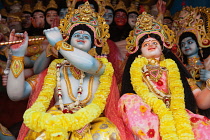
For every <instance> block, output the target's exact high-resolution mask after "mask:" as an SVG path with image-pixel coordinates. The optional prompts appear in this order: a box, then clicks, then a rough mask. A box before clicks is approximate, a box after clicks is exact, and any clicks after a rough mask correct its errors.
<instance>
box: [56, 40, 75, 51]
mask: <svg viewBox="0 0 210 140" xmlns="http://www.w3.org/2000/svg"><path fill="white" fill-rule="evenodd" d="M55 49H56V50H60V49H62V50H65V51H74V47H73V46H71V45H69V44H68V43H66V42H65V41H63V40H61V41H58V42H57V43H56V44H55Z"/></svg>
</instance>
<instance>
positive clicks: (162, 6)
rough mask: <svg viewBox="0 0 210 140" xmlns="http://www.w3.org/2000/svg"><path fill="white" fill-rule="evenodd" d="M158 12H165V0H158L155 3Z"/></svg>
mask: <svg viewBox="0 0 210 140" xmlns="http://www.w3.org/2000/svg"><path fill="white" fill-rule="evenodd" d="M156 6H157V9H158V13H160V14H164V13H165V12H166V2H165V1H163V0H158V2H157V4H156Z"/></svg>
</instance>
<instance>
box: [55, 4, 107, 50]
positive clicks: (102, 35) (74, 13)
mask: <svg viewBox="0 0 210 140" xmlns="http://www.w3.org/2000/svg"><path fill="white" fill-rule="evenodd" d="M79 24H85V25H86V26H88V27H89V28H90V29H91V30H92V31H93V33H94V44H95V46H97V47H103V49H104V48H107V47H108V44H107V39H108V38H109V37H110V35H109V25H107V24H106V21H105V19H104V18H103V17H102V16H100V14H99V13H96V12H94V9H93V8H92V7H91V6H90V4H89V2H88V1H87V2H85V4H83V5H82V6H80V7H79V9H74V10H71V11H69V12H68V13H67V14H66V17H65V18H64V19H61V21H60V26H59V29H60V31H61V33H62V34H63V35H65V36H66V38H65V39H64V40H65V41H67V40H68V39H69V35H70V32H71V30H72V29H73V28H74V27H75V26H77V25H79ZM102 51H103V50H102ZM103 53H104V54H105V53H106V54H108V53H109V52H103Z"/></svg>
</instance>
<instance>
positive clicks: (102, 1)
mask: <svg viewBox="0 0 210 140" xmlns="http://www.w3.org/2000/svg"><path fill="white" fill-rule="evenodd" d="M77 1H79V0H67V1H66V3H67V6H68V7H69V8H68V9H69V11H72V10H74V9H75V5H76V3H77ZM87 1H88V0H87ZM94 1H95V2H96V3H97V4H98V14H99V15H100V16H103V15H104V13H105V5H106V0H94Z"/></svg>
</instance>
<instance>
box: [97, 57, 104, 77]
mask: <svg viewBox="0 0 210 140" xmlns="http://www.w3.org/2000/svg"><path fill="white" fill-rule="evenodd" d="M98 61H99V60H98ZM102 67H103V63H102V62H101V61H99V67H98V69H97V71H96V74H97V73H98V72H99V71H100V69H101V68H102Z"/></svg>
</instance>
